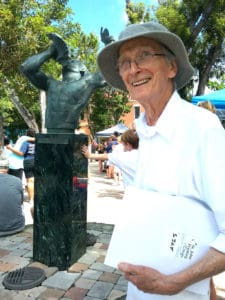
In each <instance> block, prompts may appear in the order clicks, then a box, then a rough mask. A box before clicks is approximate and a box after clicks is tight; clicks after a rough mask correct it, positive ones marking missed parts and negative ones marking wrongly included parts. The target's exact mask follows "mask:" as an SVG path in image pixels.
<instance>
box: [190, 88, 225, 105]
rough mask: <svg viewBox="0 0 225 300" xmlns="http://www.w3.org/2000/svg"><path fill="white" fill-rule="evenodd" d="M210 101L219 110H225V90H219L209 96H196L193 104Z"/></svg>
mask: <svg viewBox="0 0 225 300" xmlns="http://www.w3.org/2000/svg"><path fill="white" fill-rule="evenodd" d="M206 100H209V101H210V102H211V103H212V104H214V105H215V107H216V108H217V109H218V108H219V109H225V89H222V90H218V91H215V92H212V93H209V94H207V95H201V96H194V97H193V98H192V103H194V104H197V103H198V102H199V101H206Z"/></svg>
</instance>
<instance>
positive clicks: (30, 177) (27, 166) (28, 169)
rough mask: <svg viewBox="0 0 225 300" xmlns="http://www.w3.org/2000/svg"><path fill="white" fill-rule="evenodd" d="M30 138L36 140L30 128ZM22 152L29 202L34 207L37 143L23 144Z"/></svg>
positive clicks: (28, 142) (27, 142) (27, 133)
mask: <svg viewBox="0 0 225 300" xmlns="http://www.w3.org/2000/svg"><path fill="white" fill-rule="evenodd" d="M26 135H27V136H28V137H32V138H35V131H34V130H33V129H31V128H29V129H28V130H27V132H26ZM20 152H21V154H22V155H23V157H24V160H23V167H24V174H25V178H26V188H27V193H28V201H29V202H30V203H31V204H32V205H33V202H34V155H35V142H34V141H28V140H27V141H25V142H23V144H22V146H21V148H20Z"/></svg>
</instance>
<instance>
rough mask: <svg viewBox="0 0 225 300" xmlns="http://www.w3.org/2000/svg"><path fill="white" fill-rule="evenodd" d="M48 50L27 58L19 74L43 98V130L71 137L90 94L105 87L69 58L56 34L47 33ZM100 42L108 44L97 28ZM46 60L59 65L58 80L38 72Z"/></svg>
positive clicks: (100, 79)
mask: <svg viewBox="0 0 225 300" xmlns="http://www.w3.org/2000/svg"><path fill="white" fill-rule="evenodd" d="M49 38H50V39H51V40H52V44H51V45H50V47H49V48H48V49H47V50H45V51H43V52H41V53H39V54H36V55H33V56H31V57H29V58H28V59H27V60H25V61H24V63H23V64H22V65H21V67H20V69H21V72H22V73H23V74H24V75H25V76H26V77H27V78H28V79H29V81H30V82H31V83H32V84H33V85H34V86H35V87H37V88H38V89H41V90H44V91H45V92H46V96H47V106H46V113H45V127H46V128H47V132H48V133H73V132H74V129H76V128H77V127H78V122H79V116H80V113H81V111H82V109H83V108H84V107H85V106H86V105H87V103H88V101H89V98H90V96H91V94H92V92H93V91H94V90H95V89H96V88H98V87H103V86H105V85H106V83H105V81H104V79H103V77H102V75H101V74H100V72H95V73H90V72H88V70H87V68H86V66H85V65H84V64H83V63H82V62H81V61H79V60H77V59H74V58H73V57H71V53H70V50H69V47H68V45H67V44H66V42H65V41H64V40H63V39H62V38H61V36H59V35H58V34H56V33H50V34H49ZM101 40H102V41H103V42H104V43H105V45H106V44H108V43H109V42H110V41H112V40H113V39H112V37H110V36H109V32H108V30H107V29H104V30H103V28H101ZM49 59H54V60H55V61H57V62H58V63H60V64H61V65H62V80H61V81H60V80H56V79H54V78H53V77H51V76H47V75H46V74H45V73H44V72H43V71H41V66H42V65H43V64H44V63H45V62H46V61H48V60H49Z"/></svg>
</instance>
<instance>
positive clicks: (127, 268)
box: [118, 262, 137, 275]
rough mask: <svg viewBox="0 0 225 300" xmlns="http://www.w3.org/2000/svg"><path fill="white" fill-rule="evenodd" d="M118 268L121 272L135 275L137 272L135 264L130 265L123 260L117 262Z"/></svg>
mask: <svg viewBox="0 0 225 300" xmlns="http://www.w3.org/2000/svg"><path fill="white" fill-rule="evenodd" d="M118 269H119V270H120V271H121V272H124V273H129V274H130V275H136V274H137V272H136V268H135V266H134V265H131V264H127V263H123V262H122V263H119V264H118Z"/></svg>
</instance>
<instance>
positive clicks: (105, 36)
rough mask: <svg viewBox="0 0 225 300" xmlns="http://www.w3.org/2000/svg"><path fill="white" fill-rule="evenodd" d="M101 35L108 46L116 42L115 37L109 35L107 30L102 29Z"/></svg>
mask: <svg viewBox="0 0 225 300" xmlns="http://www.w3.org/2000/svg"><path fill="white" fill-rule="evenodd" d="M100 35H101V41H102V42H103V43H104V44H105V45H108V44H110V43H112V42H114V41H115V40H114V38H113V36H110V35H109V31H108V29H107V28H105V29H104V28H103V27H101V30H100Z"/></svg>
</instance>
